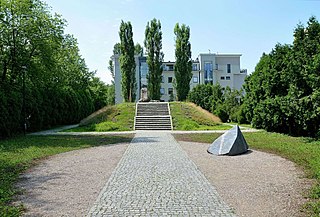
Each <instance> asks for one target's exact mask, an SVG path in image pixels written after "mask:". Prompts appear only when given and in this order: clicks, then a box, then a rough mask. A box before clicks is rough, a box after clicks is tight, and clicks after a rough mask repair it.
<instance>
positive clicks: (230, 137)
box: [208, 125, 249, 155]
mask: <svg viewBox="0 0 320 217" xmlns="http://www.w3.org/2000/svg"><path fill="white" fill-rule="evenodd" d="M248 148H249V147H248V144H247V142H246V140H245V139H244V137H243V135H242V133H241V130H240V128H239V127H238V125H236V126H234V127H233V128H231V129H230V130H228V131H227V132H225V133H224V134H222V135H221V136H220V137H218V138H217V139H216V140H215V141H214V142H213V143H212V144H211V145H210V146H209V148H208V152H209V153H210V154H214V155H238V154H242V153H245V152H247V151H248Z"/></svg>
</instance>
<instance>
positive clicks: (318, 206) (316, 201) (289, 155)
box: [175, 132, 320, 216]
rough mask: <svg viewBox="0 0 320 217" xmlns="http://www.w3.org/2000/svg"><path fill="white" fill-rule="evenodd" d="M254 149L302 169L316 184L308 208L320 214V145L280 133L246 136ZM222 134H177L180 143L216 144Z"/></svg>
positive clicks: (245, 134)
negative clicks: (275, 155) (289, 161)
mask: <svg viewBox="0 0 320 217" xmlns="http://www.w3.org/2000/svg"><path fill="white" fill-rule="evenodd" d="M243 134H244V137H245V139H246V141H247V143H248V145H249V147H250V148H252V149H256V150H261V151H265V152H269V153H273V154H277V155H280V156H282V157H284V158H286V159H289V160H291V161H293V162H295V163H296V164H297V165H299V166H301V167H302V168H303V169H304V171H305V174H306V175H307V177H308V178H312V179H314V180H315V185H314V187H313V188H312V189H311V192H310V193H309V198H310V200H311V201H310V202H308V203H307V204H306V205H305V207H306V208H307V210H309V211H310V212H311V214H310V215H314V216H318V215H319V214H320V141H316V140H314V139H310V138H303V137H291V136H287V135H283V134H278V133H268V132H255V133H243ZM220 135H221V134H217V133H209V134H208V133H203V134H176V135H175V138H176V139H177V140H183V141H192V142H204V143H212V142H213V141H214V140H215V139H216V138H218V137H219V136H220Z"/></svg>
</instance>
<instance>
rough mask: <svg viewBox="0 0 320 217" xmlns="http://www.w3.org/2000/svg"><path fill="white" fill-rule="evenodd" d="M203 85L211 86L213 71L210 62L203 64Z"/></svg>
mask: <svg viewBox="0 0 320 217" xmlns="http://www.w3.org/2000/svg"><path fill="white" fill-rule="evenodd" d="M204 83H205V84H208V83H210V84H213V70H212V62H205V63H204Z"/></svg>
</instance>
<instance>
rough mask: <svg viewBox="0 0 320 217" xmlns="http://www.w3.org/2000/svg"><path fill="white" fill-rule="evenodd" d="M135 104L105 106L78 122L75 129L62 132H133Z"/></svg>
mask: <svg viewBox="0 0 320 217" xmlns="http://www.w3.org/2000/svg"><path fill="white" fill-rule="evenodd" d="M134 116H135V103H122V104H117V105H114V106H106V107H104V108H102V109H100V110H98V111H96V112H94V113H93V114H91V115H90V116H88V117H87V118H85V119H83V120H82V121H81V122H80V126H79V127H77V128H73V129H69V130H65V131H64V132H94V131H95V132H107V131H131V130H133V127H134V126H133V124H134Z"/></svg>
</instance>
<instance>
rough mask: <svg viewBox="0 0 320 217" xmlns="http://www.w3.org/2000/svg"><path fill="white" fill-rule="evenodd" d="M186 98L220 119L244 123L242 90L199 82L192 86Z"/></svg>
mask: <svg viewBox="0 0 320 217" xmlns="http://www.w3.org/2000/svg"><path fill="white" fill-rule="evenodd" d="M188 99H189V100H190V101H191V102H193V103H195V104H196V105H199V106H200V107H202V108H203V109H205V110H207V111H211V112H212V113H213V114H215V115H217V116H218V117H219V118H220V119H221V121H223V122H227V121H232V122H238V123H246V119H245V114H244V111H243V106H242V105H241V103H242V101H241V99H242V92H241V91H238V90H231V89H230V88H229V87H226V88H225V89H224V90H223V89H222V87H221V86H220V85H219V84H217V85H210V84H201V85H197V86H196V87H195V88H193V89H192V90H191V91H190V93H189V95H188Z"/></svg>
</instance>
